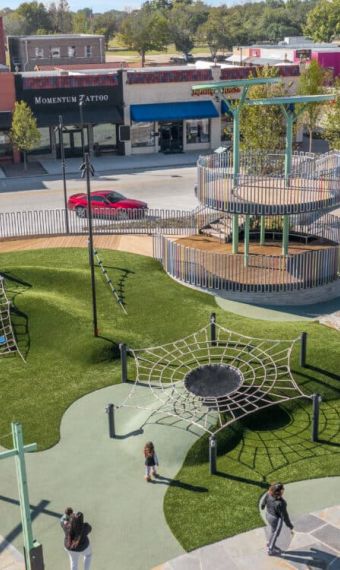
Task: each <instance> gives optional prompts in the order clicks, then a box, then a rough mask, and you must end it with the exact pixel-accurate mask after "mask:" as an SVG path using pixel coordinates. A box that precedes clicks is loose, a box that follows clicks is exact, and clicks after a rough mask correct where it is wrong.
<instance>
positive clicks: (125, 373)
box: [119, 343, 128, 383]
mask: <svg viewBox="0 0 340 570" xmlns="http://www.w3.org/2000/svg"><path fill="white" fill-rule="evenodd" d="M119 350H120V360H121V366H122V382H123V383H125V382H127V381H128V370H127V351H126V344H124V343H120V345H119Z"/></svg>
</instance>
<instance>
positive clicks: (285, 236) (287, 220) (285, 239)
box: [282, 214, 289, 255]
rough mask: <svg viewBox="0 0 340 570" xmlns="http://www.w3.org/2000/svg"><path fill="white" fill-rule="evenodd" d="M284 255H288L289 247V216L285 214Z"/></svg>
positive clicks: (283, 228) (283, 217) (283, 232)
mask: <svg viewBox="0 0 340 570" xmlns="http://www.w3.org/2000/svg"><path fill="white" fill-rule="evenodd" d="M282 222H283V226H282V255H288V247H289V216H288V215H287V214H285V215H284V216H282Z"/></svg>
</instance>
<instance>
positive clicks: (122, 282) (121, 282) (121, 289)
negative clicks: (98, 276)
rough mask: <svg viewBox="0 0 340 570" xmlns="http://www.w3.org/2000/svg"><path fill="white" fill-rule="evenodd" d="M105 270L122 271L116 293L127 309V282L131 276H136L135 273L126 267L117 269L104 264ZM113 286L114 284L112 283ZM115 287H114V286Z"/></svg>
mask: <svg viewBox="0 0 340 570" xmlns="http://www.w3.org/2000/svg"><path fill="white" fill-rule="evenodd" d="M103 267H104V269H113V270H114V271H120V273H121V275H120V278H119V280H118V283H117V287H115V291H116V293H117V295H118V297H119V299H120V301H121V304H122V305H124V307H126V302H125V281H126V279H127V278H128V277H129V275H130V274H133V275H135V271H131V270H130V269H125V268H124V267H115V266H113V265H106V264H103ZM112 285H113V283H112ZM113 286H114V285H113Z"/></svg>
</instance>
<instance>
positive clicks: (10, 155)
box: [0, 71, 19, 164]
mask: <svg viewBox="0 0 340 570" xmlns="http://www.w3.org/2000/svg"><path fill="white" fill-rule="evenodd" d="M15 101H16V92H15V81H14V75H13V73H10V72H8V71H7V72H6V71H2V72H1V73H0V164H1V162H4V161H12V160H14V161H18V160H19V153H18V152H16V151H15V150H14V149H13V148H12V145H11V141H10V138H9V131H10V128H11V124H12V112H13V109H14V105H15Z"/></svg>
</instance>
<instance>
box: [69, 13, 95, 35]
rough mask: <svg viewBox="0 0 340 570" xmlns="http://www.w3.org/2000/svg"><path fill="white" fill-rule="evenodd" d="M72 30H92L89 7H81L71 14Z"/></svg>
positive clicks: (86, 32) (83, 31)
mask: <svg viewBox="0 0 340 570" xmlns="http://www.w3.org/2000/svg"><path fill="white" fill-rule="evenodd" d="M72 31H73V32H74V33H75V34H91V33H92V32H93V12H92V10H91V8H83V9H82V10H78V11H77V12H75V13H74V14H72Z"/></svg>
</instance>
